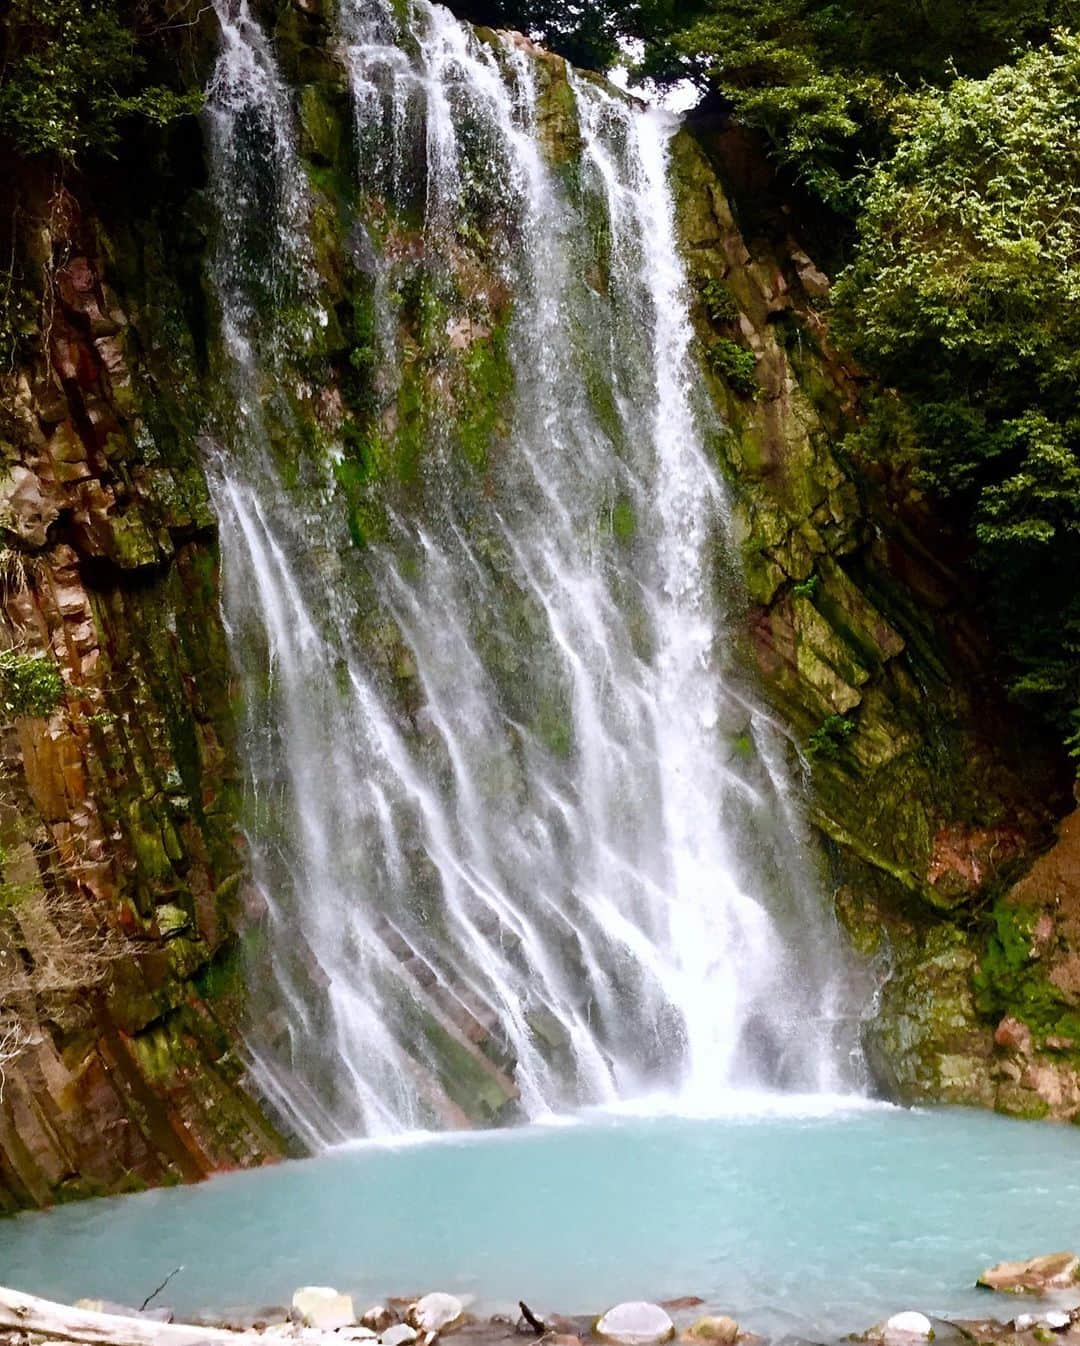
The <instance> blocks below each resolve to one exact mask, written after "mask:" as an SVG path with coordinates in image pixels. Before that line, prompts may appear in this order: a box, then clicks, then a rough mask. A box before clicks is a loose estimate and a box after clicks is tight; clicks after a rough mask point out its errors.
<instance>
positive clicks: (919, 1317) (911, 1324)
mask: <svg viewBox="0 0 1080 1346" xmlns="http://www.w3.org/2000/svg"><path fill="white" fill-rule="evenodd" d="M884 1335H885V1339H886V1341H889V1340H894V1341H915V1340H923V1341H929V1340H930V1338H931V1337H932V1336H933V1335H934V1325H933V1323H931V1321H930V1319H929V1318H927V1316H926V1314H925V1313H916V1312H915V1311H914V1310H913V1309H907V1310H906V1311H905V1312H904V1313H894V1314H893V1316H892V1317H891V1318H889V1319H887V1321H886V1323H885V1331H884Z"/></svg>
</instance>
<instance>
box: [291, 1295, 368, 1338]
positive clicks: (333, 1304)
mask: <svg viewBox="0 0 1080 1346" xmlns="http://www.w3.org/2000/svg"><path fill="white" fill-rule="evenodd" d="M292 1307H293V1315H294V1317H296V1318H297V1319H298V1320H299V1321H300V1322H301V1323H303V1325H304V1326H305V1327H314V1328H318V1330H319V1331H320V1332H333V1331H335V1330H336V1329H337V1328H339V1327H354V1326H355V1325H356V1314H355V1313H354V1312H353V1302H352V1298H351V1296H349V1295H342V1294H339V1293H338V1291H337V1290H335V1289H333V1288H332V1287H331V1286H329V1285H305V1286H303V1287H302V1288H301V1289H299V1290H297V1292H296V1293H295V1294H294V1295H293V1297H292Z"/></svg>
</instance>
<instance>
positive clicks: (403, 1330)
mask: <svg viewBox="0 0 1080 1346" xmlns="http://www.w3.org/2000/svg"><path fill="white" fill-rule="evenodd" d="M379 1340H380V1341H381V1342H382V1346H412V1343H413V1342H414V1341H415V1340H416V1332H415V1330H414V1329H413V1328H411V1327H410V1326H409V1324H408V1323H397V1324H395V1326H393V1327H388V1328H387V1329H386V1331H385V1332H384V1333H383V1334H382V1336H381V1337H380V1338H379Z"/></svg>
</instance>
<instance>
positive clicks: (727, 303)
mask: <svg viewBox="0 0 1080 1346" xmlns="http://www.w3.org/2000/svg"><path fill="white" fill-rule="evenodd" d="M701 302H702V305H703V307H704V309H705V312H706V313H707V314H708V315H709V321H710V322H711V323H712V324H713V325H714V326H715V327H723V326H725V325H726V324H727V323H733V322H735V321H736V319H737V318H738V316H739V306H738V304H736V302H735V300H734V298H733V296H732V293H731V291H730V290H729V289H728V287H727V286H726V285H725V284H724V282H723V281H722V280H717V279H716V278H715V277H710V278H709V279H708V280H707V281H705V283H704V284H703V285H702V287H701Z"/></svg>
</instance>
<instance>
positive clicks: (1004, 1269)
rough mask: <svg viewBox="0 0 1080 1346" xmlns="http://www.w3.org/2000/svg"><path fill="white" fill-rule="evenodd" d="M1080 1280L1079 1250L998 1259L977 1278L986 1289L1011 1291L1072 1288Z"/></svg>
mask: <svg viewBox="0 0 1080 1346" xmlns="http://www.w3.org/2000/svg"><path fill="white" fill-rule="evenodd" d="M1077 1282H1080V1257H1077V1255H1076V1254H1075V1253H1068V1252H1064V1253H1044V1254H1043V1256H1042V1257H1032V1258H1031V1259H1030V1260H1029V1261H1027V1262H998V1263H997V1265H996V1266H992V1267H990V1268H989V1269H988V1270H986V1271H984V1272H983V1274H982V1275H981V1276H980V1277H979V1279H978V1281H976V1284H977V1285H981V1286H982V1287H983V1289H986V1290H1002V1291H1004V1292H1005V1293H1006V1294H1011V1295H1039V1294H1043V1293H1044V1292H1045V1291H1047V1290H1068V1289H1071V1288H1073V1287H1075V1286H1076V1284H1077Z"/></svg>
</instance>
